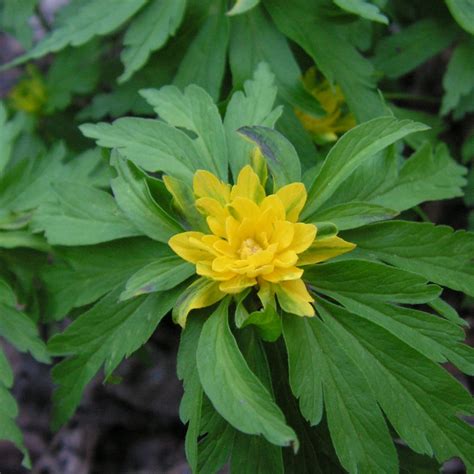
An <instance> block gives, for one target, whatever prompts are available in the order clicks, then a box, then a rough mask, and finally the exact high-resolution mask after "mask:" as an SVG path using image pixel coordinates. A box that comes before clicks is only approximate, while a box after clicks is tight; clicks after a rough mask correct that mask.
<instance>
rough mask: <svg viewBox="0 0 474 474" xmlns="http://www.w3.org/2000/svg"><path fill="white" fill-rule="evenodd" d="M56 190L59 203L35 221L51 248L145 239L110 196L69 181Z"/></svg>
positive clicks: (50, 204) (41, 210) (38, 214)
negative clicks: (126, 238) (134, 238)
mask: <svg viewBox="0 0 474 474" xmlns="http://www.w3.org/2000/svg"><path fill="white" fill-rule="evenodd" d="M53 189H54V192H55V194H56V196H57V200H56V201H53V202H47V203H44V204H42V205H41V206H40V208H39V209H38V211H37V212H36V214H35V215H34V217H33V220H32V229H33V231H34V232H39V231H44V232H45V234H46V238H47V239H48V241H49V242H50V243H51V244H53V245H91V244H98V243H102V242H108V241H110V240H116V239H120V238H123V237H132V236H137V235H141V233H142V232H141V231H140V230H139V229H137V228H136V227H135V226H134V225H133V224H132V222H130V221H129V220H128V219H127V217H126V216H125V214H123V213H122V211H121V210H120V209H119V207H118V206H117V204H116V203H115V201H114V199H113V197H112V196H111V195H110V194H109V193H107V192H105V191H102V190H100V189H96V188H93V187H92V186H85V185H82V184H76V183H74V182H66V181H64V182H59V183H56V184H54V185H53Z"/></svg>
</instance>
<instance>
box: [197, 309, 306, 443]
mask: <svg viewBox="0 0 474 474" xmlns="http://www.w3.org/2000/svg"><path fill="white" fill-rule="evenodd" d="M228 304H229V303H228V302H227V301H224V302H223V303H221V304H220V305H219V307H218V308H217V310H216V311H215V312H214V313H213V314H212V315H211V316H210V317H209V319H208V320H207V321H206V322H205V323H204V326H203V329H202V333H201V337H200V338H199V345H198V350H197V366H198V371H199V378H200V380H201V384H202V386H203V388H204V391H205V393H206V395H207V396H208V397H209V399H210V400H211V402H212V404H213V405H214V407H215V408H216V410H217V411H218V412H219V413H220V414H221V415H222V416H223V417H224V418H225V419H226V420H227V421H228V422H229V423H230V424H231V425H232V426H234V427H235V428H237V429H238V430H239V431H242V432H244V433H247V434H262V435H263V436H264V437H265V438H266V439H267V440H268V441H270V442H271V443H273V444H276V445H279V446H290V445H292V446H293V447H296V446H297V442H298V441H297V439H296V435H295V433H294V431H293V430H292V429H291V428H290V427H289V426H287V425H286V423H285V419H284V416H283V413H282V412H281V410H280V409H279V408H278V406H277V405H276V404H275V403H274V401H273V400H272V397H271V395H270V393H269V392H268V390H267V389H266V388H265V387H264V385H262V383H261V382H260V380H259V379H258V378H257V377H256V376H255V375H254V373H253V372H252V371H251V370H250V369H249V367H248V365H247V363H246V362H245V359H244V358H243V356H242V354H241V353H240V351H239V348H238V346H237V343H236V341H235V339H234V336H233V335H232V333H231V331H230V328H229V323H228V314H227V308H228Z"/></svg>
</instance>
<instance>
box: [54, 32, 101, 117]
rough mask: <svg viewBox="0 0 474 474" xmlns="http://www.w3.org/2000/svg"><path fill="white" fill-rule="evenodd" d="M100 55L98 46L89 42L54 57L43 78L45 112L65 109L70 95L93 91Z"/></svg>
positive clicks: (96, 43) (67, 49)
mask: <svg viewBox="0 0 474 474" xmlns="http://www.w3.org/2000/svg"><path fill="white" fill-rule="evenodd" d="M100 53H101V49H100V44H99V43H98V42H97V41H91V42H89V43H87V44H85V45H83V46H80V47H78V48H66V49H65V50H64V51H61V52H60V53H59V54H57V55H56V56H55V59H54V61H53V63H52V64H51V67H50V68H49V69H48V73H47V75H46V95H47V98H48V101H47V104H46V111H47V112H48V113H52V112H55V111H57V110H63V109H65V108H66V107H67V106H68V105H69V104H70V103H71V100H72V98H73V96H74V95H85V94H88V93H90V92H92V91H93V90H94V89H95V88H96V86H97V83H98V81H99V76H100Z"/></svg>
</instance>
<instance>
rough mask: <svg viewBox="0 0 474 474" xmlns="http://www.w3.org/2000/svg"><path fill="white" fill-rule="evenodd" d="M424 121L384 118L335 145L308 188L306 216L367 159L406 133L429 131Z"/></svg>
mask: <svg viewBox="0 0 474 474" xmlns="http://www.w3.org/2000/svg"><path fill="white" fill-rule="evenodd" d="M426 129H427V127H426V126H425V125H423V124H421V123H417V122H412V121H411V120H397V119H395V118H393V117H381V118H377V119H373V120H370V121H369V122H366V123H363V124H361V125H359V126H357V127H355V128H353V129H352V130H349V131H348V132H347V133H345V134H344V135H343V136H342V138H340V139H339V140H338V141H337V143H336V144H335V145H334V146H333V147H332V148H331V151H330V152H329V154H328V156H327V157H326V160H325V161H324V163H323V166H322V168H321V170H320V172H319V174H318V175H317V177H316V179H315V180H314V181H313V183H312V185H311V187H310V189H309V190H308V200H307V204H306V207H305V209H304V210H303V214H302V217H303V218H304V219H305V218H308V216H310V215H311V214H313V213H314V212H315V211H316V210H317V209H318V208H319V207H321V205H322V204H323V203H324V202H325V201H327V200H328V199H329V198H330V197H331V196H332V195H333V194H334V192H335V191H336V189H337V187H338V186H339V185H340V184H341V183H342V182H343V181H344V180H345V179H346V178H347V177H348V176H349V175H350V174H351V173H352V172H354V171H355V170H356V169H357V167H359V166H360V165H362V164H363V163H364V162H365V161H366V160H368V159H369V158H371V157H372V156H374V155H375V154H376V153H379V152H380V151H382V150H383V149H384V148H386V147H387V146H389V145H391V144H392V143H394V142H396V141H397V140H400V139H401V138H403V137H404V136H406V135H408V134H410V133H414V132H419V131H422V130H426Z"/></svg>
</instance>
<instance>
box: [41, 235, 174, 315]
mask: <svg viewBox="0 0 474 474" xmlns="http://www.w3.org/2000/svg"><path fill="white" fill-rule="evenodd" d="M55 251H56V258H58V257H60V261H57V262H55V264H54V265H52V266H51V267H49V268H47V269H45V271H44V272H43V275H42V276H43V279H44V280H45V282H46V284H47V288H48V293H49V300H48V308H47V311H46V313H47V314H48V316H49V317H50V318H51V319H60V318H62V317H64V316H66V315H67V312H68V311H69V310H70V309H72V308H75V307H79V306H83V305H86V304H89V303H93V302H94V301H96V300H97V299H99V298H100V297H102V296H103V295H105V294H106V293H108V292H109V291H111V290H112V289H113V288H115V287H117V286H118V285H122V286H125V282H126V281H127V280H128V278H130V277H131V276H132V275H133V274H134V273H136V272H137V271H138V270H140V269H141V268H143V267H145V266H146V265H148V264H149V263H152V262H153V261H155V260H159V259H161V258H163V257H165V256H166V257H170V256H172V253H171V250H170V248H169V247H168V246H167V245H163V244H160V243H158V242H155V241H152V240H150V239H146V238H133V239H125V240H116V241H114V242H108V243H105V244H98V245H93V246H89V247H69V248H68V247H62V248H60V247H57V248H56V249H55Z"/></svg>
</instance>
